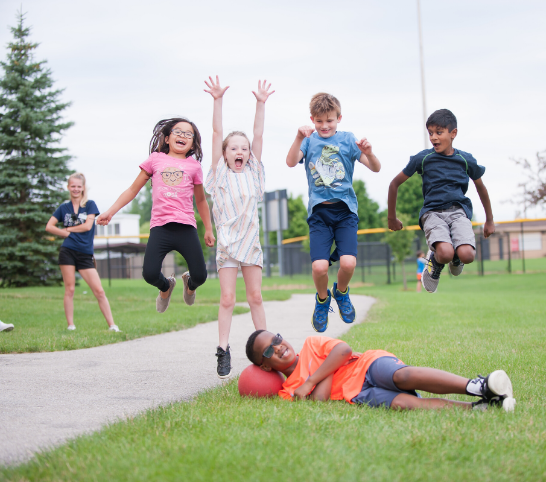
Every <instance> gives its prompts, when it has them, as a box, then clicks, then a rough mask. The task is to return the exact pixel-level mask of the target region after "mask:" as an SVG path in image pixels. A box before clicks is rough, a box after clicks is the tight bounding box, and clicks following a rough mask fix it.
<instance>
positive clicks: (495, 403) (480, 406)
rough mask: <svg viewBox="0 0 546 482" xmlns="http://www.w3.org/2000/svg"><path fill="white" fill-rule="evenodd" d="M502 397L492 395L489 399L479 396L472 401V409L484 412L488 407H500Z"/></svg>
mask: <svg viewBox="0 0 546 482" xmlns="http://www.w3.org/2000/svg"><path fill="white" fill-rule="evenodd" d="M503 401H504V397H494V398H491V399H489V400H487V399H485V398H481V399H480V400H478V401H477V402H472V410H479V411H481V412H485V411H486V410H487V409H488V408H489V407H495V408H502V402H503Z"/></svg>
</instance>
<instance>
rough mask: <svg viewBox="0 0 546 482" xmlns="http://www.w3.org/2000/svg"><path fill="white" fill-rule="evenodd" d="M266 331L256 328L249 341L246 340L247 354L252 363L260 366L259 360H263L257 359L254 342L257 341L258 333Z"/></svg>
mask: <svg viewBox="0 0 546 482" xmlns="http://www.w3.org/2000/svg"><path fill="white" fill-rule="evenodd" d="M264 331H266V330H256V331H255V332H254V333H252V335H250V336H249V337H248V341H247V342H246V356H247V357H248V359H249V360H250V361H251V362H252V363H254V365H258V366H260V365H259V363H258V362H261V360H256V358H257V357H256V354H255V353H254V342H255V341H256V338H258V335H259V334H260V333H263V332H264Z"/></svg>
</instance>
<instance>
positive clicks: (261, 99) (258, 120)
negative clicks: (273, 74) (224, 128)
mask: <svg viewBox="0 0 546 482" xmlns="http://www.w3.org/2000/svg"><path fill="white" fill-rule="evenodd" d="M266 83H267V80H264V81H263V83H262V81H260V80H259V81H258V92H254V91H252V93H253V94H254V97H256V115H255V116H254V135H253V138H252V153H253V154H254V156H255V157H256V159H257V160H258V161H261V159H262V147H263V142H264V122H265V102H266V100H267V99H268V98H269V96H270V95H271V94H273V92H275V91H274V90H272V91H271V92H269V88H270V87H271V84H269V85H268V86H267V87H266V86H265V84H266Z"/></svg>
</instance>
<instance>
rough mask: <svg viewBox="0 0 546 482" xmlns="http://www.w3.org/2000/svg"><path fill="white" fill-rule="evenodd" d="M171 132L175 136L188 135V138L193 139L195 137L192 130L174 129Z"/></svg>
mask: <svg viewBox="0 0 546 482" xmlns="http://www.w3.org/2000/svg"><path fill="white" fill-rule="evenodd" d="M171 132H172V133H173V134H174V135H175V136H180V137H186V138H187V139H191V138H192V137H193V133H191V132H190V131H183V130H180V129H174V130H172V131H171Z"/></svg>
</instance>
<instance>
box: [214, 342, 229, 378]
mask: <svg viewBox="0 0 546 482" xmlns="http://www.w3.org/2000/svg"><path fill="white" fill-rule="evenodd" d="M216 356H217V357H218V366H217V367H216V373H217V375H218V378H227V377H229V376H230V375H231V353H230V351H229V345H228V347H227V350H224V349H223V348H222V347H218V348H216Z"/></svg>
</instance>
